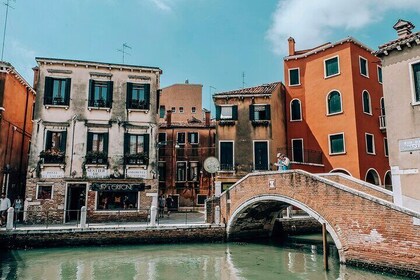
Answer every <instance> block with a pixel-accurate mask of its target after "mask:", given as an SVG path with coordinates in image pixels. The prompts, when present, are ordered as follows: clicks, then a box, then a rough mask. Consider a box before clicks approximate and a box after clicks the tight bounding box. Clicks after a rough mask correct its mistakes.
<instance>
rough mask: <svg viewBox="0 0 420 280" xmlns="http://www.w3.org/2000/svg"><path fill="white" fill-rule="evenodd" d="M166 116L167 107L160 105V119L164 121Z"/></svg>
mask: <svg viewBox="0 0 420 280" xmlns="http://www.w3.org/2000/svg"><path fill="white" fill-rule="evenodd" d="M162 109H163V114H162ZM165 115H166V108H165V105H160V106H159V118H160V119H163V118H164V117H165Z"/></svg>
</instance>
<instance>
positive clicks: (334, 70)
mask: <svg viewBox="0 0 420 280" xmlns="http://www.w3.org/2000/svg"><path fill="white" fill-rule="evenodd" d="M325 67H326V71H325V72H326V74H327V77H328V76H331V75H335V74H338V58H337V57H334V58H331V59H329V60H327V61H325Z"/></svg>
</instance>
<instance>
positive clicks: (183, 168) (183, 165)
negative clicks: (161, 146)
mask: <svg viewBox="0 0 420 280" xmlns="http://www.w3.org/2000/svg"><path fill="white" fill-rule="evenodd" d="M186 180H187V162H185V161H178V162H177V163H176V181H177V182H185V181H186Z"/></svg>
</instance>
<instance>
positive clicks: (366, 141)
mask: <svg viewBox="0 0 420 280" xmlns="http://www.w3.org/2000/svg"><path fill="white" fill-rule="evenodd" d="M368 136H371V137H372V152H369V146H368ZM365 148H366V153H367V154H368V155H376V147H375V135H374V134H372V133H368V132H366V133H365Z"/></svg>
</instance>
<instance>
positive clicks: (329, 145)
mask: <svg viewBox="0 0 420 280" xmlns="http://www.w3.org/2000/svg"><path fill="white" fill-rule="evenodd" d="M336 135H342V136H343V151H342V152H337V153H333V152H332V146H331V144H332V143H331V137H332V136H336ZM328 152H329V155H330V156H335V155H344V154H346V138H345V136H344V132H338V133H332V134H328Z"/></svg>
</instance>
